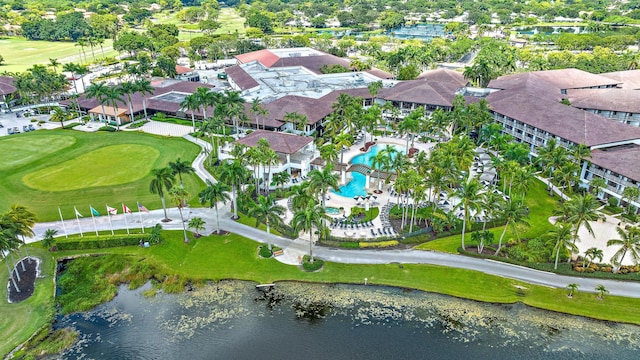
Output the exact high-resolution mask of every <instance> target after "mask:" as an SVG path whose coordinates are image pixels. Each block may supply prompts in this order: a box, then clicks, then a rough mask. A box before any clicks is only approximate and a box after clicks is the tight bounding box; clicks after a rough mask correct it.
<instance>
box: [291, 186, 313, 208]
mask: <svg viewBox="0 0 640 360" xmlns="http://www.w3.org/2000/svg"><path fill="white" fill-rule="evenodd" d="M290 191H291V192H290V193H289V198H290V199H291V208H292V209H293V212H294V213H295V212H296V211H298V210H301V209H304V208H305V206H307V204H308V203H309V202H313V201H315V199H314V198H313V196H311V194H310V193H311V192H310V191H309V182H304V183H302V184H300V185H297V186H292V187H291V189H290Z"/></svg>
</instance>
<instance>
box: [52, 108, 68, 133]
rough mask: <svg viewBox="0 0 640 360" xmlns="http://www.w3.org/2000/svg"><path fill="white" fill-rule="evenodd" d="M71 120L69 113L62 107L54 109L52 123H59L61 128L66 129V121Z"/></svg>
mask: <svg viewBox="0 0 640 360" xmlns="http://www.w3.org/2000/svg"><path fill="white" fill-rule="evenodd" d="M67 119H69V113H68V112H67V111H65V110H63V109H62V108H61V107H59V106H56V107H55V108H53V114H51V121H59V122H60V127H61V128H63V129H64V121H65V120H67Z"/></svg>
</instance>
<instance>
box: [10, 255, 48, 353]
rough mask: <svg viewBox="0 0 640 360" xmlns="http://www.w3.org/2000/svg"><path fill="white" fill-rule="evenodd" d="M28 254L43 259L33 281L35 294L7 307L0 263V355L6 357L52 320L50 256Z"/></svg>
mask: <svg viewBox="0 0 640 360" xmlns="http://www.w3.org/2000/svg"><path fill="white" fill-rule="evenodd" d="M29 255H35V256H37V257H39V258H40V259H42V260H43V262H42V263H41V264H40V266H41V267H40V269H41V271H42V278H41V279H39V280H38V281H37V282H36V290H35V292H34V294H33V295H32V296H31V297H30V298H29V299H27V300H25V301H23V302H20V303H17V304H9V303H8V302H7V287H6V286H5V284H7V281H8V280H9V276H8V273H7V270H6V265H5V264H4V263H3V264H0V266H1V267H2V269H3V271H0V284H2V286H0V339H2V341H0V354H7V353H8V352H9V351H11V350H13V348H15V347H16V346H17V345H19V344H21V343H22V342H24V341H25V340H27V339H28V338H29V337H30V336H31V335H32V334H33V333H34V332H36V330H38V329H40V328H41V327H43V326H45V325H47V324H48V323H49V322H50V321H51V319H52V317H53V298H52V296H53V281H51V279H52V278H51V276H52V274H53V268H54V262H53V257H52V256H51V255H50V254H49V253H48V252H47V251H44V250H42V249H30V250H29Z"/></svg>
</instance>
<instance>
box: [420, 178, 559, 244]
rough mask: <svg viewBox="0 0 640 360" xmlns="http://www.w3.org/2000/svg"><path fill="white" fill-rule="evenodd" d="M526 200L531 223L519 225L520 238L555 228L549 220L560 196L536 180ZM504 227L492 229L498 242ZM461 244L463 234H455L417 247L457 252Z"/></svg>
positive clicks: (512, 236)
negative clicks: (550, 194) (555, 195)
mask: <svg viewBox="0 0 640 360" xmlns="http://www.w3.org/2000/svg"><path fill="white" fill-rule="evenodd" d="M525 202H526V204H527V206H528V207H529V218H528V219H527V222H528V224H529V225H524V224H523V225H519V226H518V231H519V234H520V238H535V237H538V236H541V235H544V234H546V233H547V232H548V231H549V230H551V229H552V228H553V225H551V223H550V222H549V217H551V216H552V215H553V214H552V213H553V210H554V209H555V208H556V207H557V206H558V198H557V197H551V196H549V192H548V191H547V190H546V189H545V185H544V183H543V182H542V181H539V180H534V181H533V182H532V183H531V187H530V189H529V192H528V194H527V197H526V198H525ZM503 229H504V226H500V227H497V228H493V229H491V230H490V231H491V232H492V233H493V236H494V239H495V242H496V244H497V242H498V240H499V239H500V235H501V234H502V230H503ZM509 239H515V234H514V233H513V231H512V230H511V227H509V228H508V229H507V232H506V234H505V235H504V239H503V243H506V242H507V241H509ZM465 242H466V244H467V245H469V244H472V243H471V235H470V234H469V233H467V234H465ZM461 244H462V236H461V235H453V236H449V237H445V238H442V239H438V240H434V241H430V242H428V243H424V244H422V245H419V246H417V247H416V249H419V250H436V251H442V252H448V253H454V254H455V253H457V252H458V247H460V245H461Z"/></svg>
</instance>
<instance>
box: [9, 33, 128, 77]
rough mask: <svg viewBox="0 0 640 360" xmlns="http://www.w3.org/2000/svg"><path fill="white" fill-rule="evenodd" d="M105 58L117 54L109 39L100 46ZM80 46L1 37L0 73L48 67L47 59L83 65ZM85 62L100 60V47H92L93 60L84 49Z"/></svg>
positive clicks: (59, 42) (89, 51) (60, 69)
mask: <svg viewBox="0 0 640 360" xmlns="http://www.w3.org/2000/svg"><path fill="white" fill-rule="evenodd" d="M102 47H103V48H104V55H105V56H106V57H114V56H116V55H117V54H118V53H117V51H114V50H113V48H112V41H111V39H107V40H105V41H104V44H103V45H102ZM80 50H81V49H80V46H76V43H73V42H64V41H31V40H27V39H25V38H22V37H2V38H0V53H2V56H3V57H4V63H3V65H2V66H0V72H3V71H8V72H20V71H25V70H26V69H28V68H30V67H31V66H33V65H35V64H42V65H48V64H49V59H58V61H59V62H60V63H69V62H75V63H78V62H80V63H84V58H85V56H84V54H83V55H82V59H81V58H80ZM84 51H85V53H86V55H87V61H89V62H93V61H94V60H95V59H101V58H103V56H102V51H101V50H100V47H99V46H98V47H94V49H93V52H94V53H95V59H94V57H93V54H92V53H91V49H90V48H89V47H85V48H84ZM60 71H62V66H59V67H58V72H60Z"/></svg>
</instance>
